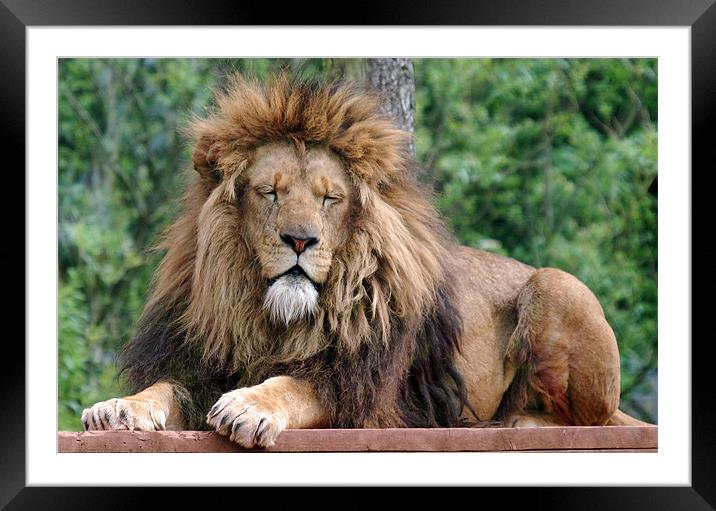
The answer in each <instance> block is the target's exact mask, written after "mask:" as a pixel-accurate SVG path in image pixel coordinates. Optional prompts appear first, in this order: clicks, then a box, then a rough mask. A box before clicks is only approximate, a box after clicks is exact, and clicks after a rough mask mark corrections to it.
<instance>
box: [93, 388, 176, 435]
mask: <svg viewBox="0 0 716 511" xmlns="http://www.w3.org/2000/svg"><path fill="white" fill-rule="evenodd" d="M176 390H177V389H176V385H175V384H173V383H168V382H163V381H160V382H157V383H155V384H154V385H152V386H150V387H147V388H146V389H144V390H143V391H141V392H139V393H137V394H133V395H131V396H125V397H123V398H116V399H109V400H107V401H101V402H99V403H97V404H95V405H94V406H92V407H90V408H87V409H85V410H84V411H83V412H82V423H83V424H84V427H85V429H86V430H111V429H129V430H134V429H137V430H142V431H161V430H165V429H169V430H181V429H184V427H185V421H184V416H183V415H182V411H181V408H180V406H179V403H177V400H176Z"/></svg>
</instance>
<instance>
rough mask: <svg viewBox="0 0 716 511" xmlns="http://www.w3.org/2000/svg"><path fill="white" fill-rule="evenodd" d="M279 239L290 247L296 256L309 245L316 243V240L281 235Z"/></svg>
mask: <svg viewBox="0 0 716 511" xmlns="http://www.w3.org/2000/svg"><path fill="white" fill-rule="evenodd" d="M281 239H282V240H283V242H284V243H286V244H287V245H288V246H289V247H291V248H292V249H293V251H294V252H296V254H301V253H303V252H304V251H305V250H306V249H307V248H308V247H310V246H311V245H315V244H317V243H318V238H299V237H297V236H293V235H291V234H282V235H281Z"/></svg>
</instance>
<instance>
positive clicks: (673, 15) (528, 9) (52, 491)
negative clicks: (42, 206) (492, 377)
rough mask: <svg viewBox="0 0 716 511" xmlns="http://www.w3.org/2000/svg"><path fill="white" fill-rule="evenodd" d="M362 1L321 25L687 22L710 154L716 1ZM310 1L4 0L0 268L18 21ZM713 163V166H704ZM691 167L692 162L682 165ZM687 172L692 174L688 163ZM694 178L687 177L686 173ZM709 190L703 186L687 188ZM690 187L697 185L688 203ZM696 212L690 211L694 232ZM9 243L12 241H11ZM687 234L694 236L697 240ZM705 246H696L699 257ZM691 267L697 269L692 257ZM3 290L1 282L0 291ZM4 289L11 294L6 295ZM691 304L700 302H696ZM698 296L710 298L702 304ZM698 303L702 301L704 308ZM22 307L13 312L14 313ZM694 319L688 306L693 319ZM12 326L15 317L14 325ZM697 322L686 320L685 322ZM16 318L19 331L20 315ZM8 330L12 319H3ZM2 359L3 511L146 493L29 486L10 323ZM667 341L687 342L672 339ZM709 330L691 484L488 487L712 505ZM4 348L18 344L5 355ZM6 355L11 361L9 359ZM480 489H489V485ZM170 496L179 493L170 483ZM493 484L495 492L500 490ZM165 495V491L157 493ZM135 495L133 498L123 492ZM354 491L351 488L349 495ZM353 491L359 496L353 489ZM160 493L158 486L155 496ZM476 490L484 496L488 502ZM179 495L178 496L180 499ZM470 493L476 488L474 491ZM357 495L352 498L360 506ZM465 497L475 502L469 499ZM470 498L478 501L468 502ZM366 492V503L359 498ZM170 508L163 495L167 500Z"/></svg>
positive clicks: (567, 502) (118, 20)
mask: <svg viewBox="0 0 716 511" xmlns="http://www.w3.org/2000/svg"><path fill="white" fill-rule="evenodd" d="M371 4H372V2H367V3H366V2H362V3H361V6H360V8H359V9H356V10H355V12H354V13H350V11H342V14H341V15H340V16H337V17H336V19H334V20H331V21H326V20H323V21H324V23H325V24H327V25H360V24H368V25H463V26H467V25H500V26H505V25H512V26H515V25H516V26H522V25H542V26H547V25H554V26H560V25H575V26H585V25H586V26H684V27H691V49H692V54H691V70H692V76H691V79H692V89H691V92H692V126H691V129H692V161H693V164H692V169H693V168H697V167H699V168H700V170H701V172H702V173H704V172H706V171H707V170H709V168H713V163H712V162H713V161H714V160H716V143H714V140H716V133H715V132H716V130H715V129H714V125H715V124H716V5H714V0H651V1H650V0H632V1H627V0H603V1H600V2H594V1H592V2H590V1H587V0H542V1H536V0H533V1H524V0H523V1H519V0H500V1H490V2H475V1H473V2H470V1H468V0H457V1H455V0H451V1H447V2H430V1H425V0H419V1H417V0H414V1H411V2H405V1H403V2H396V3H394V4H392V5H390V6H388V5H386V4H385V3H381V2H376V3H375V4H374V5H371ZM313 11H314V10H313V9H308V10H307V9H306V8H305V6H304V5H302V4H295V5H294V6H293V7H292V6H290V5H283V6H282V7H281V8H280V9H277V8H276V6H275V5H273V4H271V3H268V2H265V3H250V4H247V5H244V4H242V3H237V2H226V1H213V0H184V1H181V2H180V1H176V0H174V1H173V0H154V1H152V2H151V3H150V2H146V1H142V0H124V1H121V2H120V1H116V0H115V1H113V0H62V1H59V0H55V1H53V0H0V69H2V70H3V73H4V77H3V78H2V79H0V112H2V115H1V116H0V126H2V137H0V145H1V146H2V151H0V155H3V160H2V161H3V162H4V163H5V165H6V168H5V169H4V170H5V176H6V179H8V180H12V179H15V180H16V181H17V182H16V183H12V184H11V185H10V183H11V181H6V182H5V183H6V189H7V190H12V191H11V192H6V193H8V196H9V197H10V198H18V199H19V201H22V202H23V204H22V205H20V204H17V203H14V202H13V201H12V200H3V201H1V202H2V206H1V207H2V208H3V213H4V214H3V216H2V217H1V218H3V219H5V222H6V225H5V226H4V229H3V231H4V234H5V236H6V238H5V240H6V248H5V249H4V250H2V251H0V258H1V259H2V262H3V265H2V268H3V269H5V274H6V282H9V280H8V279H10V280H11V279H13V278H14V279H17V280H18V281H19V280H20V278H21V276H20V272H19V271H17V268H19V267H22V268H25V269H26V268H27V267H26V263H25V261H26V257H27V255H28V254H26V253H25V248H24V247H25V242H24V240H25V224H24V222H23V223H22V224H20V223H19V222H18V221H17V211H18V208H20V207H23V210H24V197H25V193H26V192H27V190H26V188H25V179H24V177H25V176H24V172H21V171H20V170H19V169H24V168H25V151H24V149H23V148H24V147H25V144H24V141H25V80H26V79H25V57H26V53H25V52H26V38H25V29H26V28H27V27H31V26H52V25H55V26H82V25H85V26H87V25H92V26H103V25H192V26H199V25H256V24H259V25H261V24H270V25H283V24H287V23H290V24H297V25H302V24H304V25H316V24H317V22H318V18H317V15H316V13H315V12H313ZM706 162H709V163H710V165H709V168H706V165H707V163H706ZM685 171H686V172H688V171H689V170H688V169H685ZM690 171H691V176H692V178H693V176H694V175H695V174H696V172H694V171H693V170H690ZM692 183H693V181H692ZM692 189H693V190H694V191H700V192H701V193H705V191H706V190H707V189H708V188H707V187H702V188H701V190H699V188H698V187H696V188H694V187H693V185H692ZM694 199H695V194H692V204H693V201H694ZM700 218H701V217H699V216H696V215H694V214H693V213H692V221H693V222H694V224H693V226H692V233H693V232H695V229H696V227H697V225H698V223H697V222H696V220H698V219H700ZM8 234H13V235H15V239H14V240H13V241H12V245H11V246H12V247H15V248H14V249H13V250H10V249H8V248H7V246H10V245H9V244H10V243H11V242H10V241H9V240H11V239H12V238H11V237H9V236H7V235H8ZM692 239H693V238H692ZM706 253H707V251H702V252H699V251H694V250H693V247H692V265H693V262H694V261H695V259H696V257H694V256H699V255H701V257H704V255H705V254H706ZM692 267H693V266H692ZM17 289H18V290H19V289H22V291H19V292H16V293H13V294H12V300H10V301H9V302H10V303H8V305H6V306H5V314H6V318H16V317H19V316H20V310H19V309H20V308H21V307H23V308H24V305H25V299H24V298H25V286H24V282H23V286H22V287H20V282H18V283H17ZM6 293H7V291H6ZM6 296H9V293H7V294H6ZM692 303H693V305H692V311H698V310H699V302H696V301H695V300H692ZM703 303H706V301H704V302H703ZM700 307H703V305H700ZM14 309H17V313H14V312H15V311H14ZM694 316H696V317H700V316H699V315H698V312H697V313H696V314H694V312H692V314H691V317H692V318H693V317H694ZM18 323H19V322H18ZM692 324H693V323H692ZM22 325H23V326H21V327H19V329H20V330H21V331H22V334H23V337H24V333H25V331H24V323H22ZM8 328H9V327H8ZM5 334H6V335H5V337H6V339H5V341H6V342H5V348H4V351H3V353H4V354H5V355H4V356H3V358H4V359H5V361H4V363H3V364H2V365H0V410H2V413H0V417H1V420H0V425H1V428H2V434H1V435H0V453H1V454H0V507H4V506H6V505H7V509H64V508H71V509H84V508H92V509H109V508H114V507H120V508H124V507H127V506H130V505H136V503H137V502H142V501H144V502H148V501H147V500H146V498H147V497H146V493H147V491H148V490H147V489H141V488H129V489H127V488H116V487H113V488H88V487H81V488H59V487H26V484H25V469H26V467H25V364H21V363H19V360H25V351H24V349H23V348H21V347H20V343H19V342H18V341H17V340H15V339H12V340H11V339H10V332H9V330H8V329H6V332H5ZM13 337H14V336H13ZM668 342H691V339H669V340H668ZM710 342H711V339H709V338H708V337H701V338H698V337H696V341H695V342H692V344H691V349H692V417H691V424H692V452H691V462H692V471H691V475H692V485H691V486H688V487H590V488H574V487H571V488H544V487H532V488H523V489H519V490H518V489H509V490H507V489H500V488H497V489H492V490H489V491H494V492H495V497H497V498H498V499H501V500H498V501H497V502H513V503H515V504H517V502H515V500H514V499H515V498H517V499H518V500H519V499H524V500H525V501H526V503H527V502H529V503H530V505H531V506H532V507H534V504H535V503H539V504H542V505H543V506H545V507H548V508H550V509H585V510H588V509H630V510H635V509H694V510H698V509H714V507H715V506H716V484H715V482H716V426H715V425H714V424H715V423H714V420H713V412H712V408H711V406H710V404H711V402H712V401H713V397H712V396H713V394H712V390H713V387H714V385H713V380H712V379H711V378H712V376H711V374H710V373H711V371H709V368H707V365H710V362H709V357H708V349H709V347H708V346H709V343H710ZM11 345H14V346H12V347H14V349H17V350H18V353H15V354H13V353H11V351H10V349H11ZM10 360H16V361H18V362H15V363H11V362H10ZM483 491H488V489H485V490H483ZM171 492H173V494H174V495H179V496H181V495H183V494H184V492H181V491H178V490H177V489H174V490H171ZM497 492H499V493H497ZM163 493H165V494H168V493H170V491H167V490H164V492H163ZM130 494H131V495H130ZM354 494H356V493H355V492H354ZM356 495H357V494H356ZM164 497H165V496H164V495H163V496H162V498H164ZM486 497H487V498H489V496H485V494H484V493H483V494H482V495H481V496H480V499H479V502H482V503H483V505H489V504H487V503H488V502H490V500H486ZM182 498H183V497H182ZM473 498H474V496H473ZM360 500H361V498H360V497H358V496H357V497H356V501H355V502H356V503H358V502H359V501H360ZM471 500H473V499H472V498H471ZM475 500H477V499H475ZM369 502H370V501H368V500H366V504H368V503H369ZM167 505H169V503H168V502H166V501H164V502H162V506H167Z"/></svg>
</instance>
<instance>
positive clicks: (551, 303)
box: [506, 268, 620, 426]
mask: <svg viewBox="0 0 716 511" xmlns="http://www.w3.org/2000/svg"><path fill="white" fill-rule="evenodd" d="M517 313H518V323H517V328H516V329H515V332H514V334H513V336H512V338H511V340H510V347H509V353H508V356H510V357H511V359H512V362H513V363H514V364H516V366H517V367H521V369H520V373H521V376H520V377H519V378H518V381H516V383H515V385H520V384H522V385H523V386H524V388H523V389H522V391H521V392H522V394H523V395H524V396H531V397H532V399H530V400H531V401H533V400H534V397H536V398H537V399H536V401H537V402H538V403H539V405H541V406H540V408H541V409H542V410H541V411H543V412H545V413H546V414H547V415H551V416H553V417H554V419H555V420H556V423H558V424H564V425H585V426H586V425H604V424H607V423H608V421H609V420H610V418H611V417H612V416H613V415H614V413H615V412H616V411H617V407H618V405H619V392H620V388H619V383H620V380H619V378H620V368H619V352H618V348H617V343H616V338H615V337H614V333H613V332H612V329H611V327H610V326H609V324H608V323H607V321H606V319H605V317H604V312H603V310H602V308H601V306H600V305H599V302H598V301H597V299H596V298H595V296H594V295H593V294H592V292H591V291H590V290H589V289H588V288H587V287H586V286H585V285H584V284H583V283H582V282H580V281H579V280H578V279H577V278H576V277H574V276H572V275H570V274H568V273H565V272H563V271H560V270H556V269H551V268H545V269H541V270H537V271H536V272H535V273H534V274H533V275H532V276H531V277H530V279H529V280H528V281H527V283H526V284H525V287H524V288H523V289H522V291H521V292H520V295H519V297H518V300H517ZM519 380H521V382H520V381H519ZM527 400H528V398H527V397H525V398H524V399H523V402H522V405H523V406H524V405H527ZM520 411H521V410H513V412H517V413H519V412H520ZM506 412H508V413H507V414H506V418H509V416H510V412H509V411H506ZM529 415H530V416H531V419H530V421H531V422H535V421H537V422H539V420H542V419H543V418H544V417H543V416H541V415H540V414H538V413H537V414H529ZM535 417H541V418H540V419H536V418H535Z"/></svg>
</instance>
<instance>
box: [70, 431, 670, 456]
mask: <svg viewBox="0 0 716 511" xmlns="http://www.w3.org/2000/svg"><path fill="white" fill-rule="evenodd" d="M657 441H658V428H657V427H656V426H647V427H643V426H606V427H543V428H479V429H469V428H435V429H418V428H416V429H351V430H348V429H305V430H286V431H284V432H283V433H282V434H281V435H280V436H279V438H278V440H277V442H276V445H275V446H273V447H271V448H268V449H243V448H241V447H240V446H238V445H236V444H234V443H232V442H231V441H229V440H228V439H227V438H225V437H222V436H221V435H219V434H217V433H214V432H207V431H157V432H147V431H132V432H130V431H89V432H83V433H79V432H59V433H58V451H59V452H61V453H73V452H185V453H188V452H510V451H513V452H535V451H543V452H555V451H560V452H580V451H581V452H593V451H610V452H611V451H614V452H627V450H639V451H641V450H645V449H647V450H655V449H657Z"/></svg>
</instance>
